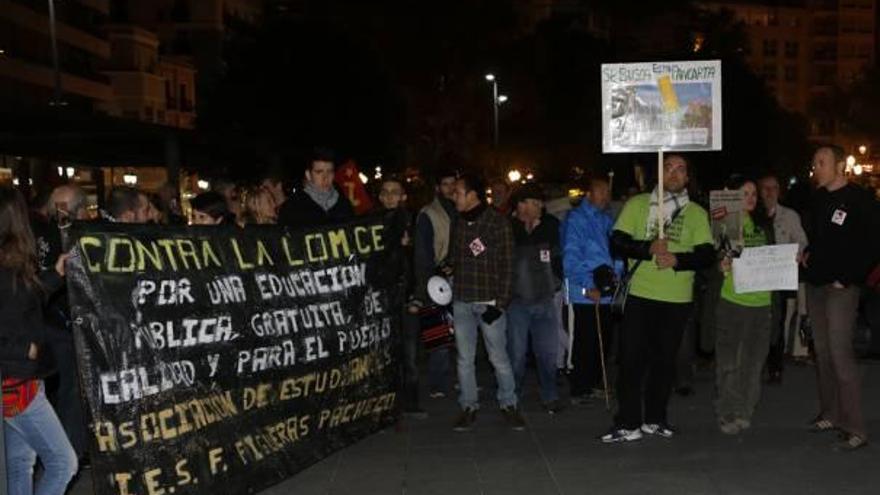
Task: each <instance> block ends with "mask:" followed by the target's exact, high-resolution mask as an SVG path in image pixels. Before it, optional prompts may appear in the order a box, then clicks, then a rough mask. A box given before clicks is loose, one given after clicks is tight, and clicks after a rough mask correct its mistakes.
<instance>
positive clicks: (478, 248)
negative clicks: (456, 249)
mask: <svg viewBox="0 0 880 495" xmlns="http://www.w3.org/2000/svg"><path fill="white" fill-rule="evenodd" d="M470 248H471V253H473V255H474V256H479V255H481V254H483V252H484V251H485V250H486V245H485V244H483V241H481V240H480V238H479V237H477V238H476V239H474V240H472V241H471V243H470Z"/></svg>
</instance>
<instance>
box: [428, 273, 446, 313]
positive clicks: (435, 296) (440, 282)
mask: <svg viewBox="0 0 880 495" xmlns="http://www.w3.org/2000/svg"><path fill="white" fill-rule="evenodd" d="M428 297H430V298H431V300H432V301H434V304H437V305H440V306H446V305H447V304H449V303H451V302H452V286H451V285H449V281H448V280H446V279H445V278H443V277H441V276H439V275H434V276H433V277H431V278H430V279H428Z"/></svg>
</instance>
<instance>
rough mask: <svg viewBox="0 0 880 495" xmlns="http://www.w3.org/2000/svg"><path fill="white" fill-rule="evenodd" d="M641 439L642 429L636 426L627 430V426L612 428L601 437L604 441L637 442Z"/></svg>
mask: <svg viewBox="0 0 880 495" xmlns="http://www.w3.org/2000/svg"><path fill="white" fill-rule="evenodd" d="M641 439H642V431H641V430H639V429H638V428H636V429H635V430H627V429H625V428H611V430H609V431H608V433H606V434H604V435H602V436H601V437H600V438H599V440H602V443H619V442H635V441H637V440H641Z"/></svg>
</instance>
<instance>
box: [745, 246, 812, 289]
mask: <svg viewBox="0 0 880 495" xmlns="http://www.w3.org/2000/svg"><path fill="white" fill-rule="evenodd" d="M797 253H798V245H797V244H777V245H775V246H761V247H752V248H745V249H744V250H743V252H742V254H741V255H740V256H739V258H735V259H734V260H733V290H734V292H736V293H737V294H745V293H747V292H757V291H764V290H797V288H798V268H797Z"/></svg>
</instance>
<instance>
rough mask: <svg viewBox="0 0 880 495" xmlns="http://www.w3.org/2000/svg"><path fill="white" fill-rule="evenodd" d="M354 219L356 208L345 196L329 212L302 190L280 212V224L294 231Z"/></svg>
mask: <svg viewBox="0 0 880 495" xmlns="http://www.w3.org/2000/svg"><path fill="white" fill-rule="evenodd" d="M352 218H354V208H352V206H351V202H349V201H348V198H346V197H345V195H344V194H342V193H340V194H339V200H338V201H336V204H334V205H333V207H332V208H330V209H329V210H328V211H324V209H323V208H321V206H320V205H319V204H318V203H315V201H314V200H312V198H310V197H309V195H308V194H306V192H305V191H304V190H302V189H298V190H297V191H296V192H295V193H293V195H292V196H290V198H288V199H287V201H285V202H284V204H283V205H282V206H281V210H280V211H279V212H278V223H279V224H280V225H284V226H286V227H289V228H291V229H293V230H299V229H307V228H311V227H320V226H322V225H329V224H333V223H337V222H344V221H346V220H351V219H352Z"/></svg>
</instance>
